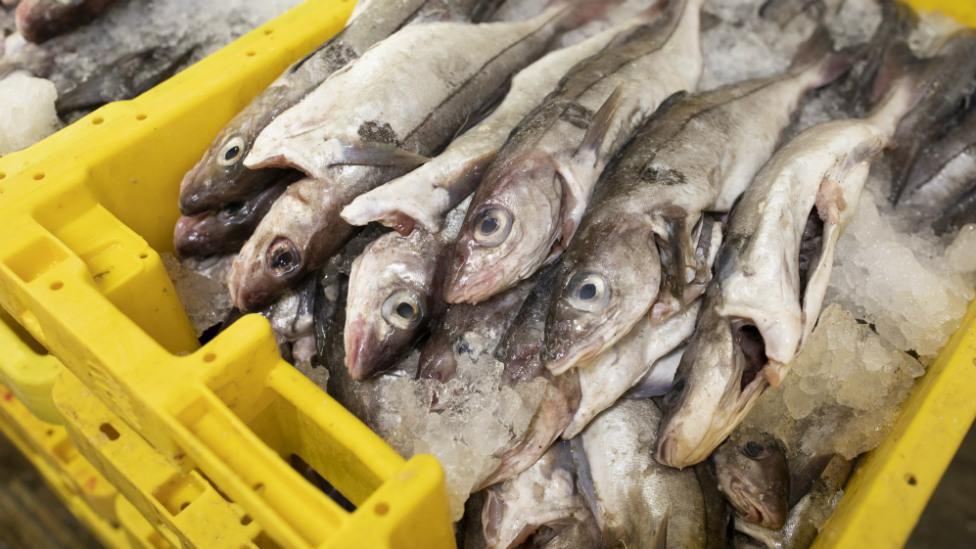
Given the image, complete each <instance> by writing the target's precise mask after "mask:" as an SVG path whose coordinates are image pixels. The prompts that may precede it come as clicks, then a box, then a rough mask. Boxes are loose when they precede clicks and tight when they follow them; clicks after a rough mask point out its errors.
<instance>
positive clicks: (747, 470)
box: [712, 410, 790, 529]
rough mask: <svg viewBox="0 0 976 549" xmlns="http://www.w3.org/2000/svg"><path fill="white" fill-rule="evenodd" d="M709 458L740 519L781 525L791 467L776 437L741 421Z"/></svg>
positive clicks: (774, 526)
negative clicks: (741, 423)
mask: <svg viewBox="0 0 976 549" xmlns="http://www.w3.org/2000/svg"><path fill="white" fill-rule="evenodd" d="M784 412H785V410H784ZM712 462H713V463H714V465H715V473H716V477H717V478H718V481H719V489H720V490H721V491H722V494H723V495H725V497H726V499H728V501H729V503H730V504H731V505H732V507H733V508H734V509H735V510H736V512H737V514H738V515H739V517H741V519H742V520H744V521H747V522H751V523H753V524H758V525H760V526H762V527H764V528H771V529H778V528H782V527H783V525H784V524H785V523H786V519H787V515H788V513H789V510H790V500H789V497H790V468H789V464H788V463H787V460H786V451H785V449H784V448H783V446H782V444H781V443H780V442H779V441H778V440H777V439H776V438H775V437H773V436H772V435H770V434H769V433H766V432H763V431H762V430H759V429H756V428H755V427H752V426H747V425H741V426H740V427H739V428H738V429H736V430H735V431H734V432H733V433H732V435H731V436H729V438H728V440H726V441H725V442H724V443H722V445H721V446H719V447H718V449H717V450H715V453H714V454H713V455H712Z"/></svg>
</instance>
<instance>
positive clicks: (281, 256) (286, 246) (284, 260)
mask: <svg viewBox="0 0 976 549" xmlns="http://www.w3.org/2000/svg"><path fill="white" fill-rule="evenodd" d="M267 259H268V267H269V268H270V269H271V274H273V275H274V276H276V277H278V278H282V277H286V276H288V275H290V274H292V273H294V272H296V271H298V269H299V267H301V265H302V254H301V253H300V252H299V251H298V247H297V246H295V244H294V243H293V242H292V241H291V240H288V239H287V238H285V237H278V238H276V239H275V241H274V242H272V243H271V246H270V247H269V248H268V258H267Z"/></svg>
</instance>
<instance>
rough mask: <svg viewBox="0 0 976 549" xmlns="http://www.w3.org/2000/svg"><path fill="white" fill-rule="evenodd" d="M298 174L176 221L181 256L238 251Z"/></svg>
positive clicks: (178, 252)
mask: <svg viewBox="0 0 976 549" xmlns="http://www.w3.org/2000/svg"><path fill="white" fill-rule="evenodd" d="M295 179H296V177H295V176H294V175H286V176H285V177H284V178H282V179H281V180H280V181H279V182H278V183H275V184H274V185H272V186H271V187H268V188H267V189H265V190H263V191H261V192H260V193H258V194H257V195H255V196H254V197H253V198H251V199H248V200H245V201H244V202H241V203H239V204H233V205H228V207H226V208H224V209H222V210H219V211H216V212H210V213H205V214H201V215H198V216H194V217H182V218H180V220H179V221H177V222H176V230H175V231H174V235H173V246H174V249H175V250H176V254H177V255H178V256H180V257H184V258H185V257H197V258H204V257H211V256H214V255H221V254H226V253H236V252H238V251H239V250H240V249H241V246H243V245H244V243H245V242H247V239H248V238H250V237H251V235H252V234H253V233H254V229H255V228H256V227H257V226H258V223H260V222H261V220H262V219H264V216H265V215H266V214H267V213H268V211H269V210H270V209H271V206H272V204H274V202H275V200H277V199H278V197H279V196H281V195H282V193H284V192H285V190H286V189H287V188H288V185H290V184H291V183H292V182H294V181H295Z"/></svg>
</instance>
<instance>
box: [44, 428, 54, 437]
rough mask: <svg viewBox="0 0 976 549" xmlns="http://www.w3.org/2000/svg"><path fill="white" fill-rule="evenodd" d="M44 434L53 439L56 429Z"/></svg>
mask: <svg viewBox="0 0 976 549" xmlns="http://www.w3.org/2000/svg"><path fill="white" fill-rule="evenodd" d="M44 434H45V435H47V436H49V437H53V436H54V429H48V430H47V431H46V432H45V433H44Z"/></svg>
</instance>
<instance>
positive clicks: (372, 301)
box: [344, 205, 465, 380]
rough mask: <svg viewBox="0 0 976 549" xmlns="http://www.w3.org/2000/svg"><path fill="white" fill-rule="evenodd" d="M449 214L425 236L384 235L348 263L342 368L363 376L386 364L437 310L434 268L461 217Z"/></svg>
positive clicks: (436, 271) (422, 233)
mask: <svg viewBox="0 0 976 549" xmlns="http://www.w3.org/2000/svg"><path fill="white" fill-rule="evenodd" d="M464 210H465V207H464V205H462V206H459V207H458V208H456V209H455V211H453V212H451V214H450V216H449V217H452V218H454V219H453V221H451V220H448V227H447V228H445V230H444V231H441V232H440V233H436V234H431V233H428V232H427V231H426V230H424V229H418V230H416V231H413V232H412V233H411V234H410V235H409V236H403V235H400V234H397V233H395V232H394V233H389V234H386V235H383V236H381V237H380V238H378V239H376V240H375V241H374V242H373V243H372V244H370V245H369V246H367V247H366V250H365V251H363V253H362V255H360V256H359V257H358V258H357V259H356V261H355V262H354V263H353V265H352V273H351V275H350V281H349V294H348V296H347V298H346V327H345V332H344V334H345V347H346V368H348V370H349V375H350V376H352V378H353V379H356V380H360V379H365V378H367V377H369V376H371V375H373V374H375V373H377V372H380V371H382V370H384V369H386V368H387V367H389V366H392V365H393V363H394V362H396V360H397V359H398V358H400V356H401V354H402V353H403V352H404V351H405V350H407V349H408V348H409V347H410V346H411V345H412V344H413V343H414V342H416V341H417V339H418V338H419V337H420V336H421V335H423V333H424V332H425V331H426V329H427V327H428V324H429V322H430V321H431V319H433V318H437V317H438V316H439V315H440V313H441V311H442V309H443V302H442V301H441V299H440V295H441V292H440V291H439V290H440V280H439V268H440V266H441V264H442V263H443V257H444V255H445V252H446V250H448V249H449V248H450V245H451V244H452V243H453V241H454V238H456V237H457V231H458V230H459V229H460V225H461V220H462V219H463V217H464Z"/></svg>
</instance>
